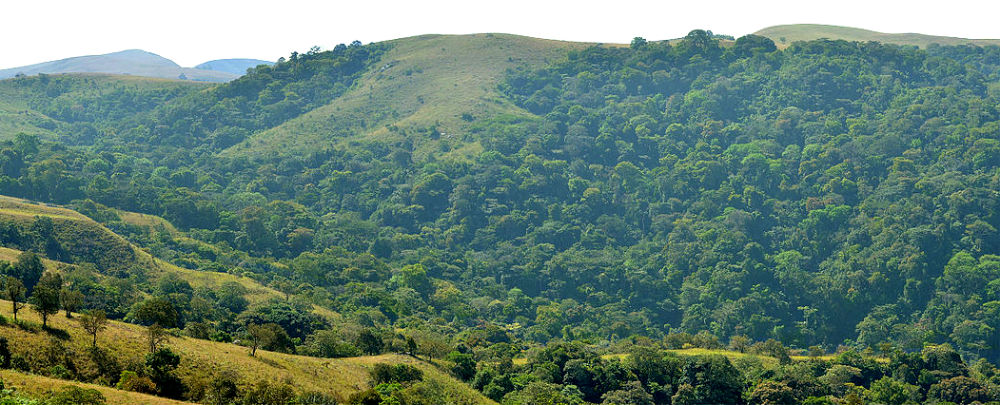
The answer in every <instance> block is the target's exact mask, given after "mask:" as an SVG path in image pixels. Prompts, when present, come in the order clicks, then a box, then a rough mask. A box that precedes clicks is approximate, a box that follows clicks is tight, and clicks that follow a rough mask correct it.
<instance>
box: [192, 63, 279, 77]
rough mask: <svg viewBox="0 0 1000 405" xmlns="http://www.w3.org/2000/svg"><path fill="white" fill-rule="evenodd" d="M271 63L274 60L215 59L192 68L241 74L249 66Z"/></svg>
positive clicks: (245, 71) (244, 72)
mask: <svg viewBox="0 0 1000 405" xmlns="http://www.w3.org/2000/svg"><path fill="white" fill-rule="evenodd" d="M273 64H274V62H268V61H266V60H260V59H217V60H210V61H208V62H205V63H202V64H200V65H198V66H195V67H194V68H195V69H202V70H214V71H218V72H226V73H232V74H234V75H240V76H242V75H244V74H246V73H247V69H249V68H252V67H257V65H273Z"/></svg>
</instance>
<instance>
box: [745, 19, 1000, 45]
mask: <svg viewBox="0 0 1000 405" xmlns="http://www.w3.org/2000/svg"><path fill="white" fill-rule="evenodd" d="M754 34H755V35H760V36H764V37H768V38H770V39H771V40H773V41H774V43H775V44H777V45H778V46H780V47H785V46H788V45H790V44H791V43H792V42H795V41H812V40H816V39H821V38H826V39H842V40H845V41H860V42H867V41H876V42H881V43H884V44H895V45H914V46H919V47H921V48H926V47H927V46H928V45H930V44H938V45H977V46H987V45H1000V39H967V38H956V37H946V36H936V35H925V34H917V33H903V34H889V33H884V32H877V31H871V30H866V29H861V28H851V27H840V26H836V25H821V24H790V25H776V26H773V27H767V28H764V29H761V30H759V31H757V32H755V33H754Z"/></svg>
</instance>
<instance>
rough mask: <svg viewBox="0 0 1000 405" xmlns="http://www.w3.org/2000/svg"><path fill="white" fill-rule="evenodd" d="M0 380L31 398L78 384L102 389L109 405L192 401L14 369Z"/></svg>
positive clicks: (0, 375)
mask: <svg viewBox="0 0 1000 405" xmlns="http://www.w3.org/2000/svg"><path fill="white" fill-rule="evenodd" d="M0 380H3V382H4V385H5V386H6V387H7V388H13V389H14V392H15V393H16V394H18V395H20V396H27V397H30V398H45V397H47V396H49V395H51V394H52V393H54V392H58V391H59V390H61V389H63V388H64V387H67V386H76V387H80V388H86V389H95V390H97V391H100V393H101V395H104V398H105V399H107V401H108V402H107V403H108V404H109V405H175V404H190V403H191V402H184V401H177V400H173V399H168V398H161V397H157V396H154V395H147V394H140V393H138V392H129V391H122V390H117V389H114V388H111V387H105V386H101V385H95V384H84V383H79V382H70V381H66V380H59V379H55V378H49V377H44V376H40V375H35V374H25V373H21V372H17V371H13V370H0Z"/></svg>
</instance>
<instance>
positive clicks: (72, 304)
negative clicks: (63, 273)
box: [59, 289, 84, 318]
mask: <svg viewBox="0 0 1000 405" xmlns="http://www.w3.org/2000/svg"><path fill="white" fill-rule="evenodd" d="M83 298H84V297H83V293H82V292H79V291H76V290H68V289H63V290H62V291H60V293H59V301H60V303H61V304H62V309H63V310H64V311H66V317H67V318H72V317H73V312H76V311H78V310H79V309H80V307H82V306H83Z"/></svg>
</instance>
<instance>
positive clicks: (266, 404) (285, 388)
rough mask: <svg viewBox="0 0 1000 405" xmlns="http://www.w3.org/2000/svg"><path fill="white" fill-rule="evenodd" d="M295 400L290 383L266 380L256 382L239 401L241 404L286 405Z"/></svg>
mask: <svg viewBox="0 0 1000 405" xmlns="http://www.w3.org/2000/svg"><path fill="white" fill-rule="evenodd" d="M294 400H295V391H294V390H293V389H292V386H291V384H289V383H287V382H284V383H275V384H271V383H268V382H267V381H261V382H258V383H257V385H255V386H254V387H253V388H250V389H248V390H247V391H246V392H245V393H244V394H243V398H242V399H241V401H240V404H242V405H286V404H290V403H292V401H294Z"/></svg>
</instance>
